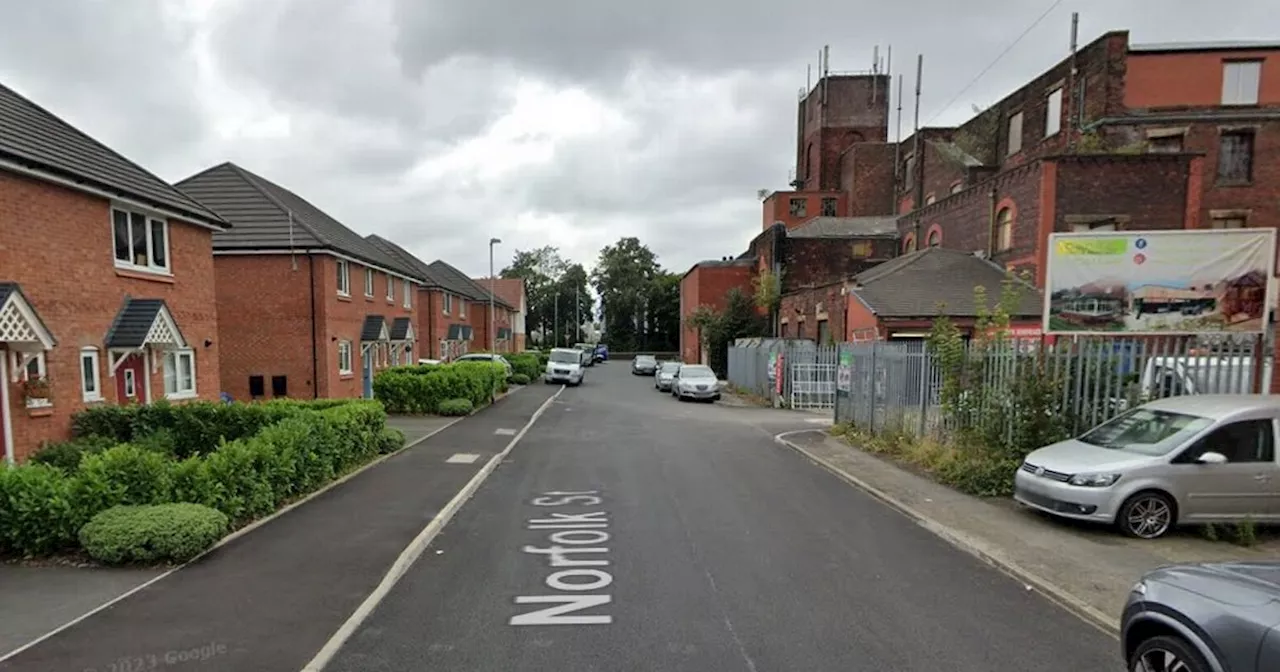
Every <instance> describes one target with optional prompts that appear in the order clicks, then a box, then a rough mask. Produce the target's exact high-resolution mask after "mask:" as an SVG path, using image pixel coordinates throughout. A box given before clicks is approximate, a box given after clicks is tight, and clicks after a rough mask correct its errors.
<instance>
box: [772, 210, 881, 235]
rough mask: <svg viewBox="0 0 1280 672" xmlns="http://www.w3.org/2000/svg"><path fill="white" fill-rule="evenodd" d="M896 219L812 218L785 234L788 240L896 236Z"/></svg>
mask: <svg viewBox="0 0 1280 672" xmlns="http://www.w3.org/2000/svg"><path fill="white" fill-rule="evenodd" d="M896 235H898V218H897V217H896V216H894V215H885V216H882V217H881V216H877V217H814V218H813V219H811V220H809V221H807V222H805V223H804V224H801V225H800V226H797V227H796V228H794V229H792V230H790V231H788V232H787V237H788V238H851V237H857V236H896Z"/></svg>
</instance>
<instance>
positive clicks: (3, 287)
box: [0, 282, 58, 385]
mask: <svg viewBox="0 0 1280 672" xmlns="http://www.w3.org/2000/svg"><path fill="white" fill-rule="evenodd" d="M11 299H12V300H14V301H21V302H22V303H23V304H25V305H26V307H27V308H28V309H30V311H31V314H32V315H34V316H35V318H36V325H35V326H36V329H37V330H38V331H44V333H45V335H47V336H48V337H49V340H50V341H52V342H53V344H54V345H57V343H58V339H56V338H54V336H53V332H52V331H49V327H48V326H46V325H45V323H44V320H42V319H40V313H38V312H36V308H35V306H33V305H31V302H30V301H28V300H27V295H26V294H24V293H23V292H22V285H19V284H18V283H16V282H0V310H3V309H4V307H5V304H7V303H9V301H10V300H11ZM3 384H4V382H3V381H0V385H3Z"/></svg>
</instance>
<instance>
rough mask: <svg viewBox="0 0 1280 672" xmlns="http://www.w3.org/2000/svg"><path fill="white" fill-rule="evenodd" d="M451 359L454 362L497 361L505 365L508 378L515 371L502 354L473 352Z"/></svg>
mask: <svg viewBox="0 0 1280 672" xmlns="http://www.w3.org/2000/svg"><path fill="white" fill-rule="evenodd" d="M453 361H455V362H497V363H499V364H501V365H503V366H505V367H506V369H507V377H508V378H510V377H511V374H513V373H515V369H514V368H512V367H511V362H508V361H507V358H506V357H503V356H502V355H495V354H493V353H490V352H474V353H471V354H467V355H463V356H461V357H458V358H457V359H455V360H453Z"/></svg>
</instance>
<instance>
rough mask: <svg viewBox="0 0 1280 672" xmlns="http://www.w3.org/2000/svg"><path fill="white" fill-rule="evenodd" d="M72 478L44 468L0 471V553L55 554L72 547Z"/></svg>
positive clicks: (35, 467)
mask: <svg viewBox="0 0 1280 672" xmlns="http://www.w3.org/2000/svg"><path fill="white" fill-rule="evenodd" d="M71 487H72V480H71V477H70V476H68V475H67V474H65V473H63V472H62V471H60V470H59V469H57V468H56V467H51V466H49V465H47V464H26V465H23V466H21V467H15V468H6V467H0V551H6V552H10V553H17V554H19V555H24V556H34V555H47V554H49V553H55V552H57V551H60V550H62V549H64V548H67V547H68V546H70V545H72V544H74V543H75V538H76V530H77V529H78V526H77V524H76V517H75V510H74V507H73V505H72V497H71Z"/></svg>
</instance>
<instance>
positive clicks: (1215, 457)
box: [1196, 450, 1227, 464]
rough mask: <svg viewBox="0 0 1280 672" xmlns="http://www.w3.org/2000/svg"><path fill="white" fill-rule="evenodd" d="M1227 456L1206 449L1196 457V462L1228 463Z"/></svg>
mask: <svg viewBox="0 0 1280 672" xmlns="http://www.w3.org/2000/svg"><path fill="white" fill-rule="evenodd" d="M1226 463H1227V456H1226V455H1223V454H1222V453H1216V452H1214V451H1212V450H1209V451H1205V452H1204V453H1202V454H1201V455H1200V457H1197V458H1196V464H1226Z"/></svg>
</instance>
